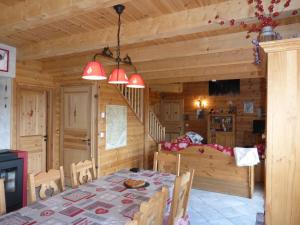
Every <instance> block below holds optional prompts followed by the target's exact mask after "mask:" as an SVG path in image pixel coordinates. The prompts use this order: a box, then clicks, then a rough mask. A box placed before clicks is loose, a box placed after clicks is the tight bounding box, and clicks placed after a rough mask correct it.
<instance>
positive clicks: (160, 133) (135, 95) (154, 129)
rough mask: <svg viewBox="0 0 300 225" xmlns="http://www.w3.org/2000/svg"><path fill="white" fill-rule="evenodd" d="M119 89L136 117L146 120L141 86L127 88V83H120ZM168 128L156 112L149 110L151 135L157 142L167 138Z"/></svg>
mask: <svg viewBox="0 0 300 225" xmlns="http://www.w3.org/2000/svg"><path fill="white" fill-rule="evenodd" d="M117 89H118V90H119V91H120V93H121V95H122V96H123V97H124V99H125V100H126V101H127V103H128V105H129V106H130V107H131V109H132V110H133V112H134V113H135V115H136V117H137V118H138V119H139V120H140V121H141V122H143V121H144V90H143V89H139V88H127V87H126V85H125V84H118V85H117ZM165 133H166V129H165V127H164V126H163V125H162V124H161V122H160V121H159V119H158V117H157V116H156V115H155V113H154V112H153V111H152V110H150V111H149V135H150V136H151V137H152V138H153V139H154V141H155V142H157V143H159V142H161V141H163V140H165Z"/></svg>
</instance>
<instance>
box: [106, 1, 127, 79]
mask: <svg viewBox="0 0 300 225" xmlns="http://www.w3.org/2000/svg"><path fill="white" fill-rule="evenodd" d="M114 9H115V10H116V12H117V14H118V33H117V40H118V43H117V58H116V61H117V68H116V69H114V70H113V72H112V74H111V75H110V76H109V80H108V83H109V84H128V77H127V75H126V73H125V71H124V70H123V69H120V62H121V58H120V31H121V14H122V13H123V11H124V9H125V6H124V5H115V6H114Z"/></svg>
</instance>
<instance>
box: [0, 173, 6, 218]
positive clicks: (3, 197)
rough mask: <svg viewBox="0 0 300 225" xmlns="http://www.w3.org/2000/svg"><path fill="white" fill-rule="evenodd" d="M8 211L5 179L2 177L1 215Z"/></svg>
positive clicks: (0, 189)
mask: <svg viewBox="0 0 300 225" xmlns="http://www.w3.org/2000/svg"><path fill="white" fill-rule="evenodd" d="M5 213H6V203H5V189H4V180H3V179H0V216H1V215H3V214H5Z"/></svg>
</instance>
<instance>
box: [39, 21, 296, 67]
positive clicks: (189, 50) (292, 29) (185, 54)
mask: <svg viewBox="0 0 300 225" xmlns="http://www.w3.org/2000/svg"><path fill="white" fill-rule="evenodd" d="M276 30H277V31H278V32H279V33H281V34H282V36H283V37H284V38H286V37H289V36H291V35H293V34H295V33H298V32H300V23H298V24H291V25H285V26H279V27H278V28H277V29H276ZM244 35H245V32H240V33H233V34H226V35H219V36H214V37H210V38H200V39H194V40H188V41H180V42H174V43H167V44H161V45H152V46H146V47H140V48H129V49H125V51H123V53H124V52H125V53H128V54H129V55H130V57H131V58H132V60H133V62H134V64H135V65H136V66H137V68H138V69H139V70H143V71H147V70H151V67H156V68H162V67H166V68H168V67H172V64H173V65H174V62H177V61H178V60H180V59H182V60H183V61H182V62H180V64H176V65H175V66H184V65H186V64H200V65H201V63H202V64H208V65H213V64H214V63H217V64H220V63H228V62H229V63H230V62H231V61H232V62H234V61H237V60H240V59H241V60H249V59H250V58H252V56H251V53H252V48H253V45H252V44H251V41H250V40H251V39H246V38H245V37H244ZM94 53H95V52H91V53H87V54H82V55H72V56H65V57H58V58H54V59H51V60H45V61H44V69H45V70H50V71H52V72H59V71H61V70H63V69H68V68H72V67H78V68H83V66H84V65H85V64H86V63H87V62H88V61H90V60H91V59H92V57H93V55H94ZM231 53H232V54H231ZM201 55H202V56H201ZM194 56H195V57H194ZM97 60H99V61H100V62H101V63H102V64H103V65H114V64H115V62H114V61H113V60H111V59H109V58H107V57H98V58H97ZM189 60H190V61H189ZM159 65H160V66H159Z"/></svg>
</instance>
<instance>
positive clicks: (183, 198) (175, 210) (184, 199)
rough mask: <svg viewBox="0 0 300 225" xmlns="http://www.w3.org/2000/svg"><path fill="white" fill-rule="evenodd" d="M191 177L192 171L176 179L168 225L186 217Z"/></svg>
mask: <svg viewBox="0 0 300 225" xmlns="http://www.w3.org/2000/svg"><path fill="white" fill-rule="evenodd" d="M193 177H194V170H191V171H189V172H185V173H184V174H182V175H181V176H178V177H176V180H175V186H174V192H173V198H172V204H171V212H170V216H169V220H168V221H169V222H168V224H169V225H174V224H175V223H176V221H178V220H179V219H180V218H183V217H185V216H186V211H187V207H188V202H189V196H190V191H191V188H192V183H193Z"/></svg>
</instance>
